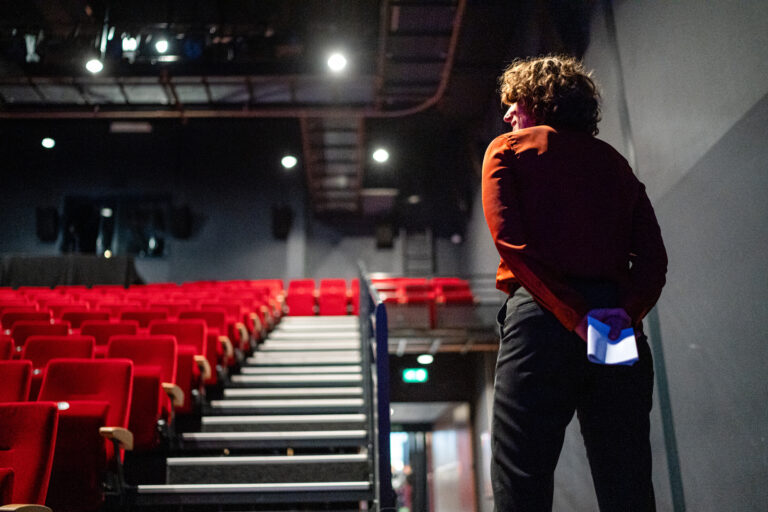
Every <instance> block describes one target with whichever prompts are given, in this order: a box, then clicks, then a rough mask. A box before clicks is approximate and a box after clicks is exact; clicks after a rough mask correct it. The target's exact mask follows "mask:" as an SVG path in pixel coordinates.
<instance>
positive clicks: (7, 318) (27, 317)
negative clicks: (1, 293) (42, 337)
mask: <svg viewBox="0 0 768 512" xmlns="http://www.w3.org/2000/svg"><path fill="white" fill-rule="evenodd" d="M50 321H51V314H50V313H49V312H48V311H28V310H26V309H24V310H21V311H17V310H15V309H6V310H5V311H3V314H2V315H0V325H2V327H3V330H4V331H5V333H6V334H9V332H8V331H10V330H11V328H12V327H13V325H14V324H15V323H16V322H49V323H50Z"/></svg>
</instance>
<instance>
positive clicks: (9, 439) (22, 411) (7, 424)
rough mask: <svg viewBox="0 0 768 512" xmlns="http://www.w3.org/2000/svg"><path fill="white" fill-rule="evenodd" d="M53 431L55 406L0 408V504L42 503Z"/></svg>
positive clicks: (7, 405)
mask: <svg viewBox="0 0 768 512" xmlns="http://www.w3.org/2000/svg"><path fill="white" fill-rule="evenodd" d="M57 427H58V410H57V409H56V404H55V403H52V402H26V403H7V404H0V446H2V450H0V499H1V500H2V501H0V503H28V504H36V505H43V504H44V503H45V498H46V494H47V493H48V481H49V479H50V476H51V465H52V463H53V447H54V446H55V444H56V431H57Z"/></svg>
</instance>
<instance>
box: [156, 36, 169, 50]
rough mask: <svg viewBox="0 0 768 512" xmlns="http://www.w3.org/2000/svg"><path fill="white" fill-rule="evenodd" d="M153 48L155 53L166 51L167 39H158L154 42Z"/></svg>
mask: <svg viewBox="0 0 768 512" xmlns="http://www.w3.org/2000/svg"><path fill="white" fill-rule="evenodd" d="M155 50H157V53H165V52H167V51H168V41H166V40H165V39H158V40H157V42H156V43H155Z"/></svg>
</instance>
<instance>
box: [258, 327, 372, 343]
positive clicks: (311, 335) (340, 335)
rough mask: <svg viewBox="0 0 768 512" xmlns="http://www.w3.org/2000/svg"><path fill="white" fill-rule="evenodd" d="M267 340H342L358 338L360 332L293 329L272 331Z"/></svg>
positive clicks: (351, 330) (352, 330)
mask: <svg viewBox="0 0 768 512" xmlns="http://www.w3.org/2000/svg"><path fill="white" fill-rule="evenodd" d="M267 340H269V341H283V340H285V341H290V340H293V341H320V340H326V341H342V340H360V333H359V332H357V331H356V330H354V329H350V330H349V331H346V332H345V331H332V332H325V331H317V332H295V331H272V332H271V333H269V336H268V337H267Z"/></svg>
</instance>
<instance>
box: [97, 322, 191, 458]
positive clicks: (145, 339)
mask: <svg viewBox="0 0 768 512" xmlns="http://www.w3.org/2000/svg"><path fill="white" fill-rule="evenodd" d="M107 357H108V358H125V359H130V360H131V361H133V370H134V371H133V396H132V398H131V414H130V418H131V419H130V422H129V427H128V428H129V430H130V431H131V432H132V433H133V442H134V449H135V450H137V451H148V450H151V449H153V448H155V447H156V446H158V444H160V441H161V438H160V432H159V430H158V426H159V421H160V420H163V421H164V422H165V424H166V425H170V423H171V420H172V408H171V398H170V396H173V397H174V399H175V403H174V404H173V405H174V406H177V407H180V406H182V405H183V404H184V393H183V392H182V391H181V388H179V387H178V386H177V385H176V384H175V382H176V338H175V337H174V336H166V335H155V336H153V335H149V334H140V335H135V336H112V338H110V340H109V349H108V350H107Z"/></svg>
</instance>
